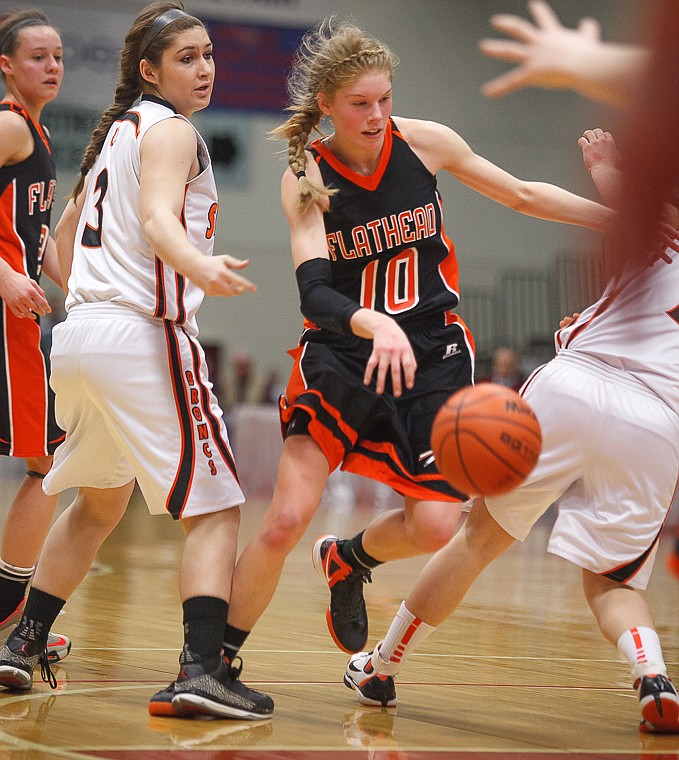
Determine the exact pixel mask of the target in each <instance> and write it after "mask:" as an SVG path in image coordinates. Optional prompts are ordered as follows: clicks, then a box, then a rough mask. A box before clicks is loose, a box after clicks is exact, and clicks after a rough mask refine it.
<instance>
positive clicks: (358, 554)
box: [339, 531, 384, 570]
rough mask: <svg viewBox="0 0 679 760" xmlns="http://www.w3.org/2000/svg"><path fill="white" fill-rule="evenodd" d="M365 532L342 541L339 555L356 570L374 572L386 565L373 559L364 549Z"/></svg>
mask: <svg viewBox="0 0 679 760" xmlns="http://www.w3.org/2000/svg"><path fill="white" fill-rule="evenodd" d="M364 533H365V531H361V532H360V533H359V534H358V535H356V536H354V537H353V538H350V539H348V540H347V541H341V542H340V545H339V553H340V555H341V557H342V559H344V560H345V561H346V562H348V563H349V564H350V565H351V566H352V567H353V568H355V569H356V570H365V569H368V570H372V569H373V568H374V567H377V566H378V565H382V564H384V563H383V562H380V561H379V560H377V559H375V558H374V557H371V556H370V555H369V554H368V553H367V552H366V551H365V549H364V548H363V534H364Z"/></svg>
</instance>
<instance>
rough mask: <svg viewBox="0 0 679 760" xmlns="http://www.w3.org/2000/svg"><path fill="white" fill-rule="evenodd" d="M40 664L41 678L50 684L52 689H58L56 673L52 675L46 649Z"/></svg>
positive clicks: (41, 656)
mask: <svg viewBox="0 0 679 760" xmlns="http://www.w3.org/2000/svg"><path fill="white" fill-rule="evenodd" d="M38 662H39V663H40V677H41V678H42V680H43V681H44V682H45V683H48V684H49V685H50V688H52V689H56V688H57V677H56V676H55V675H54V673H52V668H50V661H49V659H48V658H47V650H46V649H45V650H44V651H43V653H42V654H41V655H40V660H38Z"/></svg>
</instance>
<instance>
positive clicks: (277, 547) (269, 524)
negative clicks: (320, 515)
mask: <svg viewBox="0 0 679 760" xmlns="http://www.w3.org/2000/svg"><path fill="white" fill-rule="evenodd" d="M308 524H309V521H308V520H307V519H306V517H305V516H304V515H303V514H302V513H301V512H300V511H299V510H296V509H295V508H294V507H291V508H288V509H283V510H280V509H279V510H277V511H276V514H275V515H273V516H272V517H270V518H268V519H265V521H264V524H263V525H262V527H261V529H260V536H259V537H260V541H261V542H262V543H263V544H264V545H265V546H266V548H267V549H268V550H269V551H273V552H281V551H284V552H285V553H288V552H290V551H292V549H294V547H295V546H296V545H297V543H298V542H299V540H300V538H301V537H302V536H303V535H304V531H305V530H306V528H307V525H308Z"/></svg>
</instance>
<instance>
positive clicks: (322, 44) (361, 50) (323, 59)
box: [271, 17, 398, 209]
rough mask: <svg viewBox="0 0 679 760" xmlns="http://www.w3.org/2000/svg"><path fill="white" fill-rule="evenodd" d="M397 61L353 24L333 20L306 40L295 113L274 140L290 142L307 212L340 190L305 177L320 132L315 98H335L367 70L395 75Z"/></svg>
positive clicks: (294, 83) (295, 77)
mask: <svg viewBox="0 0 679 760" xmlns="http://www.w3.org/2000/svg"><path fill="white" fill-rule="evenodd" d="M397 62H398V61H397V59H396V57H395V56H394V54H393V53H392V52H391V50H389V48H388V47H387V46H386V45H384V44H383V43H381V42H379V40H376V39H375V38H374V37H371V36H370V35H368V34H366V33H365V32H364V31H363V30H361V29H359V28H358V27H357V26H354V25H353V24H351V23H349V22H342V23H340V24H339V25H337V26H335V19H334V17H329V18H327V19H326V20H325V21H323V23H322V24H321V25H320V26H319V27H318V28H317V29H316V30H314V31H312V32H308V33H307V34H306V35H304V37H303V38H302V41H301V43H300V46H299V48H298V50H297V53H296V55H295V59H294V61H293V65H292V69H291V71H290V75H289V77H288V97H289V100H290V105H289V106H288V109H287V110H288V111H290V112H291V113H292V115H291V116H290V117H289V118H288V120H287V121H285V122H284V123H283V124H281V125H280V126H278V127H276V129H274V130H272V132H271V135H272V137H274V138H278V139H285V140H287V141H288V165H289V166H290V169H291V170H292V171H293V173H294V174H295V175H297V178H298V183H297V201H298V203H299V205H300V207H301V208H302V209H307V208H309V207H310V206H312V205H313V204H314V203H319V202H321V201H322V200H323V199H324V198H327V197H328V196H331V195H334V194H335V193H336V192H337V190H335V189H332V188H327V187H325V186H324V185H317V184H316V183H313V182H310V181H309V179H308V178H307V176H306V173H305V170H306V162H307V157H306V152H305V151H306V145H307V142H308V140H309V137H310V135H311V133H312V132H314V131H316V132H318V133H319V134H321V132H320V130H319V129H318V125H319V123H320V121H321V118H322V116H323V114H322V112H321V109H320V108H319V106H318V103H317V100H316V97H317V95H318V93H319V92H323V93H325V94H326V96H328V97H329V98H331V97H332V96H333V95H334V94H335V93H336V92H337V90H339V89H340V88H341V87H343V86H344V85H347V84H349V83H350V82H352V81H353V80H354V79H356V78H357V77H359V76H361V75H362V74H364V73H365V72H366V71H371V70H375V69H377V70H382V71H386V72H387V73H388V74H389V78H390V79H391V78H392V76H393V71H394V66H396V64H397Z"/></svg>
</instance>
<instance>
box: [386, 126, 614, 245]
mask: <svg viewBox="0 0 679 760" xmlns="http://www.w3.org/2000/svg"><path fill="white" fill-rule="evenodd" d="M404 121H405V124H404V133H405V134H406V139H407V140H408V142H409V144H410V146H411V147H412V148H413V150H414V151H415V152H416V153H417V154H418V156H419V157H420V158H421V160H422V161H423V163H424V164H425V166H427V167H428V168H429V169H430V171H432V172H435V171H437V170H438V169H445V170H446V171H447V172H449V173H450V174H452V175H453V176H454V177H455V178H456V179H458V180H460V182H462V183H463V184H465V185H467V187H469V188H471V189H472V190H475V191H476V192H478V193H481V194H482V195H485V196H486V197H488V198H490V199H491V200H494V201H497V203H501V204H502V205H503V206H507V207H508V208H511V209H513V210H514V211H517V212H518V213H520V214H525V215H526V216H532V217H536V218H538V219H545V220H547V221H552V222H561V223H563V224H573V225H576V226H579V227H587V228H589V229H593V230H596V231H598V232H610V231H611V229H612V228H613V224H614V223H615V218H616V213H615V212H614V211H612V210H611V209H609V208H606V207H605V206H602V205H601V204H599V203H595V202H594V201H591V200H588V199H586V198H581V197H580V196H578V195H575V194H574V193H571V192H569V191H568V190H564V189H563V188H561V187H557V186H556V185H551V184H549V183H547V182H533V181H526V180H521V179H518V178H517V177H514V176H513V175H512V174H510V173H509V172H507V171H505V170H504V169H501V168H500V167H499V166H496V165H495V164H493V163H492V162H491V161H488V160H487V159H485V158H483V156H479V155H478V154H476V153H474V151H473V150H472V149H471V147H470V146H469V145H468V144H467V143H466V142H465V141H464V140H463V139H462V138H461V137H460V135H458V134H457V133H456V132H454V131H453V130H452V129H450V128H449V127H447V126H444V125H443V124H437V123H436V122H431V121H416V120H404ZM400 123H401V120H399V124H400ZM437 167H438V168H437Z"/></svg>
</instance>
